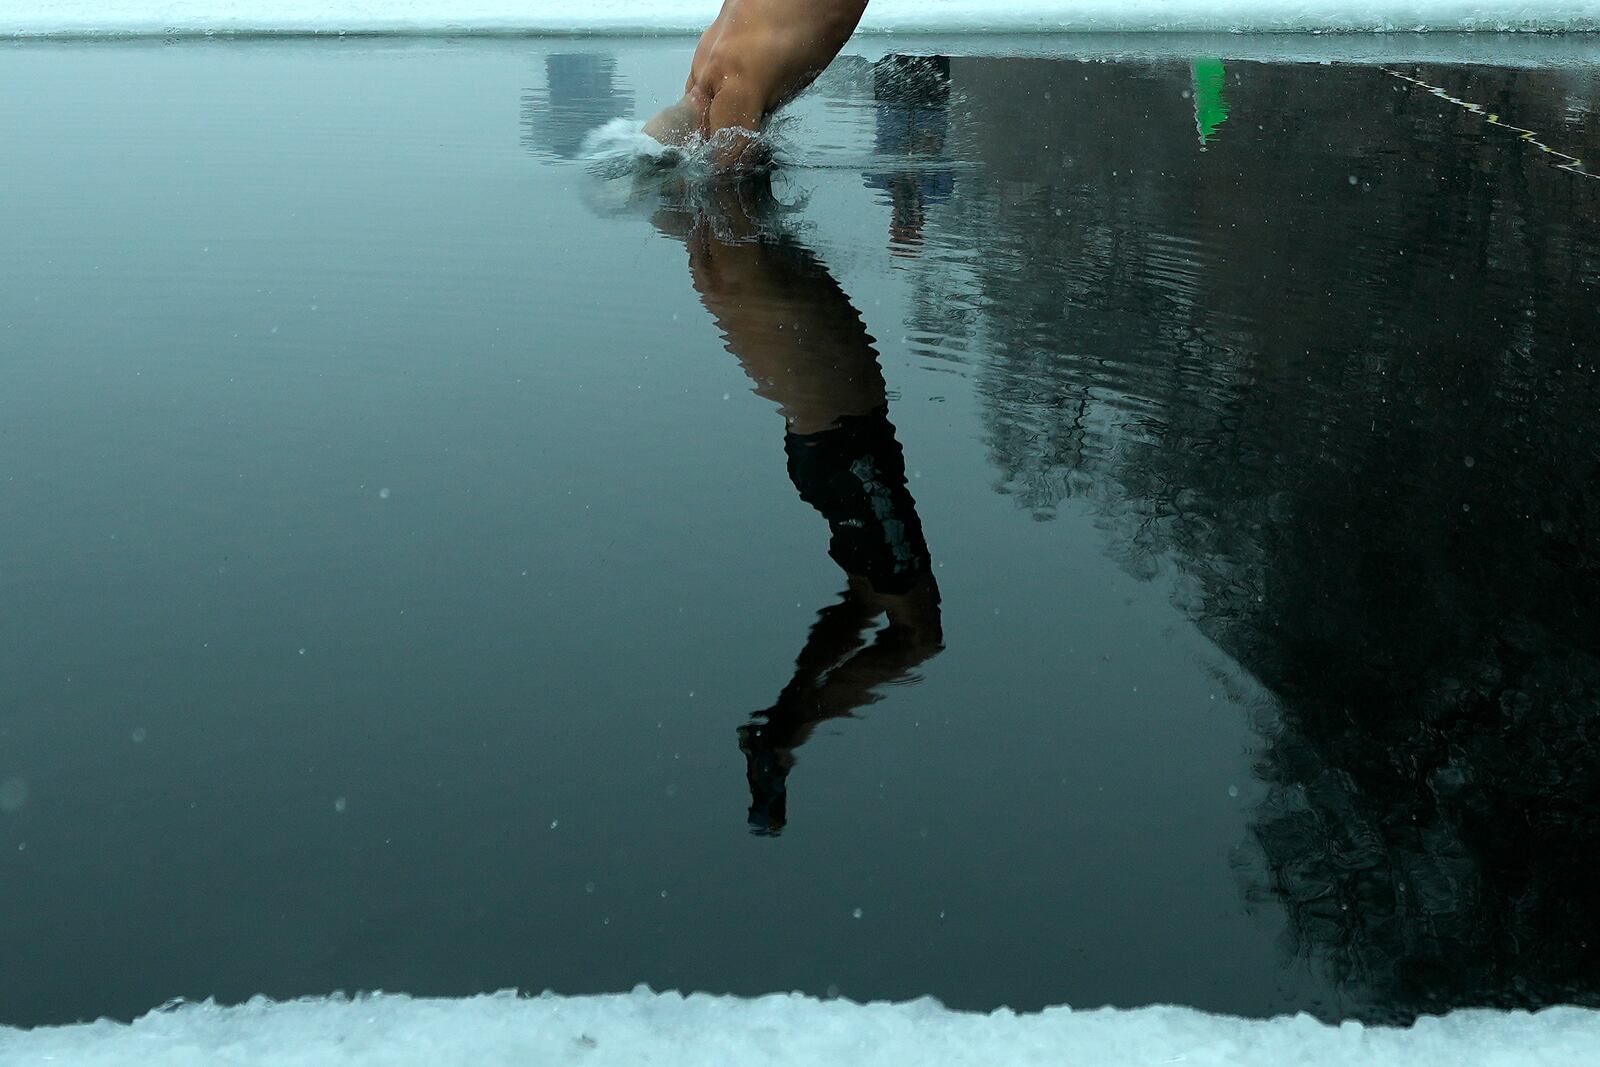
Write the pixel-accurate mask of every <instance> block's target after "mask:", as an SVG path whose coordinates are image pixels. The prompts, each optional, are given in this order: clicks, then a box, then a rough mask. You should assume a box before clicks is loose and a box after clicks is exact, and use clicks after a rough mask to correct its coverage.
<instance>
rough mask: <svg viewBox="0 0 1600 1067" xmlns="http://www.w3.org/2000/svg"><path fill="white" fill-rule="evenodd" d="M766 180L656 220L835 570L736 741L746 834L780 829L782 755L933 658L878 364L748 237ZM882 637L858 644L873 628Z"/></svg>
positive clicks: (834, 300) (811, 258)
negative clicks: (740, 372) (771, 430)
mask: <svg viewBox="0 0 1600 1067" xmlns="http://www.w3.org/2000/svg"><path fill="white" fill-rule="evenodd" d="M766 183H767V179H765V178H759V179H757V178H752V179H748V180H746V181H744V182H742V183H741V184H740V185H739V186H728V187H725V188H723V189H721V190H719V193H718V196H717V200H716V203H715V205H714V206H713V207H711V208H710V209H709V210H708V209H704V208H702V209H700V210H698V211H695V212H678V213H673V212H667V211H663V213H662V214H660V215H658V216H657V224H658V225H659V226H661V228H662V229H663V230H666V231H668V232H673V233H675V234H676V235H678V236H681V237H683V238H684V240H685V243H686V244H687V245H688V248H689V269H690V274H691V276H692V278H693V281H694V287H695V289H696V290H697V291H698V292H699V293H700V299H701V301H702V302H703V303H704V304H705V306H706V309H707V310H708V311H710V312H711V314H712V316H713V317H714V318H715V319H716V321H717V325H718V327H719V328H720V329H721V330H722V335H723V337H724V338H725V339H726V341H727V347H728V350H729V351H730V352H732V353H733V354H734V355H735V356H737V357H738V359H739V363H740V365H742V366H743V367H744V370H745V373H746V374H748V375H749V376H750V379H751V380H752V381H753V382H754V383H755V392H756V393H757V394H759V395H761V396H763V397H766V398H767V399H769V400H772V401H774V402H775V403H776V404H777V405H778V409H779V411H780V412H782V414H783V416H784V419H785V421H786V423H787V425H788V433H787V435H786V436H785V438H784V451H785V452H786V453H787V454H788V458H789V464H788V466H789V477H790V479H791V480H792V481H793V482H794V484H795V488H797V489H798V490H799V491H800V496H801V498H802V499H803V500H805V502H806V503H808V504H810V505H811V506H812V507H814V508H816V509H817V511H819V512H821V514H822V516H823V517H824V518H825V519H827V521H828V527H829V529H830V531H831V532H832V539H831V541H830V543H829V546H828V554H829V555H830V556H832V557H833V560H834V562H835V563H837V564H838V565H839V567H840V568H841V569H842V570H843V571H844V572H845V576H846V586H845V589H844V591H843V592H842V593H841V594H840V597H839V601H838V603H835V604H832V605H830V606H828V607H826V608H823V609H822V610H821V611H820V612H818V613H817V621H816V622H815V623H814V624H813V625H812V627H811V632H810V634H809V636H808V637H807V638H806V642H805V646H804V647H803V648H802V649H801V650H800V654H799V656H798V657H797V658H796V660H795V673H794V677H793V678H792V679H791V680H790V682H789V684H788V685H786V686H785V687H784V688H783V691H782V693H780V694H779V696H778V699H777V701H776V702H775V703H774V704H773V705H772V707H770V708H768V709H767V710H766V711H764V712H761V713H760V714H759V715H757V716H756V719H757V720H759V721H754V722H751V723H750V724H748V725H746V726H744V727H741V728H740V730H739V745H740V748H741V749H743V750H744V753H745V758H746V760H747V764H748V772H747V773H748V777H749V781H750V796H751V804H750V825H751V829H752V830H753V831H754V832H756V833H766V834H775V833H777V832H778V831H779V830H781V829H782V828H783V824H784V821H785V817H786V811H785V799H786V794H785V780H786V778H787V776H788V773H789V768H790V767H792V766H793V765H794V755H793V750H794V749H795V748H797V747H798V746H799V745H801V744H802V743H804V741H805V740H806V739H807V738H808V737H809V736H810V735H811V732H812V731H813V730H814V729H815V728H816V726H817V724H818V723H820V722H822V721H824V720H826V719H831V718H837V717H840V716H847V715H849V714H851V712H853V711H854V710H855V709H856V708H860V707H864V706H866V705H868V704H871V703H873V702H874V701H876V700H877V699H878V695H877V689H878V688H879V687H881V686H884V685H887V684H889V683H892V682H896V681H900V680H903V679H905V678H906V677H907V676H908V675H909V673H910V671H911V670H912V668H914V667H915V666H917V664H919V663H921V662H923V661H924V660H926V659H928V658H929V657H931V656H933V655H934V654H935V653H937V652H938V651H939V649H940V647H941V642H942V640H943V633H942V630H941V626H940V615H939V588H938V585H937V583H936V582H935V581H934V577H933V572H932V568H931V566H930V564H929V559H928V546H927V543H926V542H925V541H924V540H923V536H922V523H921V522H920V520H918V518H917V511H916V504H915V502H914V501H913V500H912V499H911V494H910V492H908V491H907V489H906V475H905V459H904V457H903V455H902V453H901V450H900V445H899V442H897V441H896V440H895V436H894V427H893V426H892V425H891V424H890V422H889V417H888V397H887V389H886V387H885V384H884V379H883V371H882V369H881V368H880V367H879V366H878V354H877V351H876V349H875V348H874V347H873V340H872V337H871V335H869V334H868V333H867V328H866V324H865V323H864V322H862V320H861V315H860V313H859V312H858V311H856V309H855V308H854V307H853V306H852V305H851V303H850V300H849V298H848V297H847V296H846V295H845V293H844V290H842V289H841V288H840V287H839V283H838V282H836V281H835V280H834V279H833V276H832V275H831V274H829V273H828V270H827V268H826V267H825V266H823V264H822V263H821V261H819V260H818V259H817V257H816V256H815V255H813V254H812V253H811V251H810V250H809V249H807V248H806V247H805V246H804V245H802V244H800V243H799V242H798V241H796V240H795V239H793V238H792V237H789V236H786V235H781V234H775V233H772V232H770V231H769V230H767V229H764V228H763V226H762V224H761V215H762V213H763V212H762V206H763V205H770V204H771V192H770V188H769V187H768V186H767V184H766ZM879 616H882V617H883V618H884V620H885V622H884V625H883V627H882V628H881V629H879V630H878V631H877V633H876V634H875V635H873V636H872V639H871V640H870V642H869V641H868V640H867V632H868V630H869V628H870V627H871V626H872V624H873V622H874V621H875V620H876V619H877V618H878V617H879Z"/></svg>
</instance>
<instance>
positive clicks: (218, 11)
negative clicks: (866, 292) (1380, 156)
mask: <svg viewBox="0 0 1600 1067" xmlns="http://www.w3.org/2000/svg"><path fill="white" fill-rule="evenodd" d="M718 7H719V3H718V0H6V2H5V3H4V4H0V8H3V10H0V36H11V37H19V36H22V37H94V36H156V35H168V36H170V35H207V34H339V33H345V34H444V33H450V34H457V33H500V34H616V35H623V34H627V35H650V34H660V35H665V34H687V33H698V32H700V31H701V30H702V29H704V28H705V26H706V24H707V23H708V22H710V20H711V18H712V17H713V16H714V15H715V14H716V12H717V9H718ZM1389 30H1539V31H1555V30H1600V0H1338V2H1337V3H1335V2H1332V0H871V4H870V5H869V7H868V8H867V14H866V17H865V19H863V20H862V23H861V32H863V33H868V34H882V33H950V32H961V33H1039V32H1066V31H1071V32H1086V31H1094V32H1101V31H1104V32H1118V31H1122V32H1127V31H1141V32H1144V31H1183V32H1194V31H1227V32H1239V31H1249V32H1289V31H1300V32H1311V31H1389Z"/></svg>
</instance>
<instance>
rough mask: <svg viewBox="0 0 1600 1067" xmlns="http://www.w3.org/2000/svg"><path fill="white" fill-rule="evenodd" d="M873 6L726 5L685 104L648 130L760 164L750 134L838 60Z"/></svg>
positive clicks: (725, 161)
mask: <svg viewBox="0 0 1600 1067" xmlns="http://www.w3.org/2000/svg"><path fill="white" fill-rule="evenodd" d="M866 9H867V0H723V4H722V10H721V12H720V13H719V14H718V15H717V17H716V20H715V21H714V22H712V23H711V26H710V27H709V28H708V29H707V30H706V32H705V33H704V34H702V35H701V37H700V43H699V45H698V46H696V48H695V51H694V59H693V61H692V62H691V63H690V65H689V80H688V83H687V84H686V85H685V86H684V90H683V99H682V100H680V101H678V102H677V103H676V104H673V105H672V106H671V107H669V108H667V109H666V110H664V111H662V112H661V113H660V114H659V115H657V116H656V117H655V118H653V119H651V120H650V121H649V122H648V123H646V124H645V127H644V132H645V133H647V134H649V135H650V136H651V137H654V138H655V139H656V140H658V141H661V142H663V143H665V144H676V145H682V144H687V143H688V142H690V141H691V140H694V139H695V138H706V139H712V138H717V144H716V162H717V163H718V164H719V165H721V166H728V167H733V166H740V165H744V164H748V163H751V162H754V160H753V159H752V158H751V157H752V155H753V153H754V151H755V147H754V146H755V142H754V140H753V139H752V135H754V134H756V133H759V132H760V131H761V128H762V125H763V124H764V123H765V122H766V121H767V119H768V117H770V116H771V115H772V113H773V112H775V111H777V110H778V109H779V108H780V107H782V106H783V105H784V104H787V103H788V102H789V101H790V100H793V99H794V98H795V97H796V96H798V95H799V93H800V91H801V90H802V89H804V88H805V87H806V86H808V85H810V84H811V83H812V82H813V81H814V80H816V77H817V75H819V74H821V73H822V72H823V70H824V69H826V67H827V66H828V64H829V63H831V62H833V57H834V56H836V55H838V54H839V49H841V48H843V47H844V43H845V41H847V40H849V38H850V34H852V33H854V32H855V28H856V23H858V22H860V21H861V15H862V13H863V12H864V11H866Z"/></svg>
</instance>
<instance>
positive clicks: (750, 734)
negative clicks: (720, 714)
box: [739, 722, 794, 837]
mask: <svg viewBox="0 0 1600 1067" xmlns="http://www.w3.org/2000/svg"><path fill="white" fill-rule="evenodd" d="M771 730H772V728H771V726H769V725H768V724H766V723H759V722H751V723H746V724H745V725H743V726H741V727H739V750H740V751H741V752H743V753H744V758H745V777H746V778H748V779H749V780H750V832H751V833H753V834H761V835H763V836H768V837H772V836H776V835H777V834H779V833H780V832H782V830H783V824H784V816H785V809H786V807H787V803H788V792H787V789H786V787H785V785H784V782H785V780H786V779H787V778H788V777H789V768H790V766H792V764H793V762H794V757H792V756H791V755H790V754H789V753H788V752H787V751H786V750H783V749H779V748H777V747H775V746H774V745H773V743H772V734H771Z"/></svg>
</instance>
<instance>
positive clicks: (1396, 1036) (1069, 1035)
mask: <svg viewBox="0 0 1600 1067" xmlns="http://www.w3.org/2000/svg"><path fill="white" fill-rule="evenodd" d="M1597 1055H1600V1012H1596V1011H1592V1010H1588V1009H1581V1008H1566V1007H1563V1008H1551V1009H1548V1010H1546V1011H1542V1012H1538V1013H1536V1014H1529V1013H1527V1012H1498V1011H1486V1010H1473V1011H1459V1012H1455V1013H1453V1014H1450V1015H1447V1016H1443V1017H1440V1018H1424V1019H1421V1020H1419V1021H1418V1022H1417V1023H1416V1025H1414V1026H1412V1027H1410V1028H1407V1029H1398V1028H1388V1027H1363V1026H1360V1025H1357V1024H1354V1023H1345V1024H1343V1025H1339V1026H1328V1025H1324V1024H1322V1023H1319V1022H1316V1021H1315V1020H1313V1019H1311V1018H1310V1017H1308V1016H1304V1015H1300V1016H1295V1017H1292V1018H1291V1017H1282V1018H1276V1019H1264V1020H1249V1019H1239V1018H1233V1017H1227V1016H1216V1015H1207V1014H1206V1013H1204V1012H1199V1011H1195V1010H1192V1009H1189V1008H1174V1007H1151V1008H1138V1009H1134V1010H1125V1011H1124V1010H1116V1009H1110V1008H1103V1009H1099V1010H1094V1011H1073V1010H1071V1009H1069V1008H1048V1009H1046V1010H1045V1011H1043V1012H1041V1013H1038V1014H1025V1015H1018V1014H1015V1013H1012V1012H1009V1011H1004V1010H1002V1011H998V1012H993V1013H990V1014H975V1013H967V1012H957V1011H951V1010H949V1009H947V1008H945V1007H943V1006H942V1005H940V1004H939V1003H938V1002H937V1001H934V1000H931V999H924V1000H918V1001H912V1002H910V1003H904V1004H885V1003H874V1004H856V1003H852V1002H850V1001H847V1000H828V1001H821V1000H816V999H813V998H811V997H807V996H802V995H800V994H798V993H791V994H776V995H772V996H764V997H756V998H753V999H746V998H741V997H732V996H711V995H708V994H703V993H695V994H691V995H689V996H681V995H679V994H677V993H652V992H650V991H649V990H648V989H646V988H644V987H642V986H641V987H640V988H638V989H635V990H634V991H633V992H632V993H622V994H610V995H600V996H573V997H562V996H551V995H548V994H547V995H545V996H542V997H532V998H528V997H519V996H517V995H515V994H513V993H498V994H493V995H485V996H478V997H469V998H464V999H426V998H413V997H408V996H398V995H385V994H375V995H371V996H362V997H357V998H354V999H346V998H342V997H321V998H312V999H305V1000H296V1001H290V1002H286V1003H275V1002H272V1001H268V1000H264V999H257V1000H253V1001H251V1002H249V1003H247V1004H242V1005H239V1006H237V1007H218V1006H215V1005H212V1004H189V1005H183V1006H180V1007H178V1008H176V1009H172V1010H165V1011H155V1012H151V1013H150V1014H148V1015H145V1016H143V1017H142V1018H140V1019H138V1020H136V1021H134V1022H133V1023H132V1024H131V1025H128V1024H122V1023H114V1022H109V1021H105V1020H102V1021H100V1022H95V1023H86V1024H80V1025H75V1026H62V1027H43V1028H39V1029H35V1030H30V1031H23V1030H15V1029H3V1028H0V1063H4V1064H6V1065H7V1067H35V1065H39V1067H43V1065H46V1064H51V1065H59V1064H72V1065H74V1067H134V1065H138V1067H202V1065H204V1067H215V1065H216V1064H229V1065H239V1067H244V1065H248V1067H369V1065H370V1067H378V1065H382V1067H424V1065H426V1067H455V1065H462V1067H465V1065H468V1064H470V1065H472V1067H511V1065H513V1064H515V1065H518V1067H522V1065H526V1064H540V1065H561V1064H584V1065H588V1067H610V1065H623V1064H628V1065H632V1064H639V1063H652V1064H660V1065H667V1067H697V1065H701V1064H705V1065H711V1064H717V1065H724V1064H734V1063H748V1064H772V1065H781V1067H802V1065H812V1064H816V1065H828V1067H836V1065H838V1064H852V1065H855V1067H876V1065H880V1064H881V1065H885V1067H888V1065H893V1067H904V1065H905V1064H952V1065H961V1064H974V1065H976V1064H982V1065H985V1067H989V1065H993V1064H1017V1065H1026V1064H1052V1065H1058V1064H1064V1063H1071V1064H1094V1065H1096V1067H1134V1065H1139V1067H1151V1065H1155V1064H1182V1065H1184V1067H1222V1065H1227V1067H1296V1065H1298V1067H1320V1065H1329V1067H1332V1065H1339V1067H1345V1065H1352V1064H1361V1065H1363V1067H1391V1065H1393V1067H1401V1065H1404V1067H1460V1065H1461V1064H1464V1063H1470V1064H1474V1065H1476V1067H1547V1065H1548V1067H1579V1065H1589V1064H1593V1063H1594V1062H1596V1057H1597Z"/></svg>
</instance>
